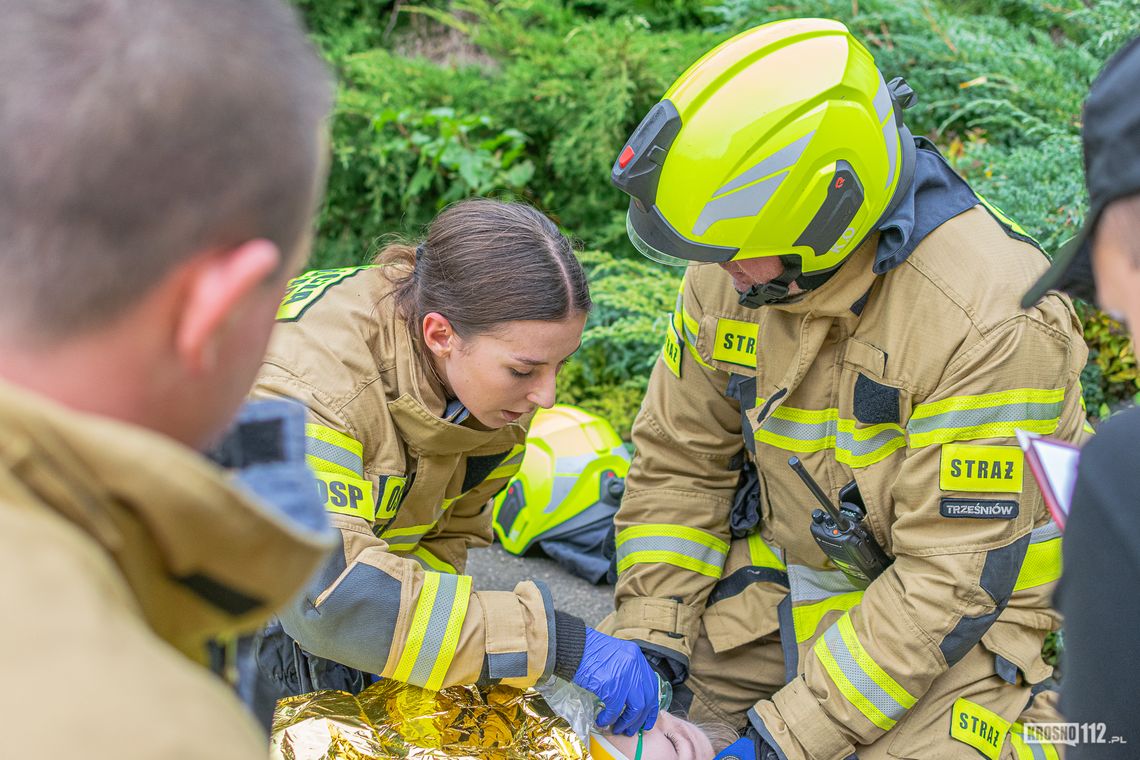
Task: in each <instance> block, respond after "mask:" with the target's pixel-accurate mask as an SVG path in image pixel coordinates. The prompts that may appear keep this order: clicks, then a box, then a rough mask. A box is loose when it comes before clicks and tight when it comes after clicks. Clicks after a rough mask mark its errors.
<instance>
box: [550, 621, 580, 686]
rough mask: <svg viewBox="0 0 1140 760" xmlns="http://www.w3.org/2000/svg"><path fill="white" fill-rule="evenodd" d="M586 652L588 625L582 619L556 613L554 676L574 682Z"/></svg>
mask: <svg viewBox="0 0 1140 760" xmlns="http://www.w3.org/2000/svg"><path fill="white" fill-rule="evenodd" d="M585 651H586V624H585V623H584V622H582V618H580V617H575V616H574V615H570V614H568V613H565V612H559V611H558V610H555V611H554V675H556V676H558V677H559V678H561V679H563V680H566V681H573V680H574V674H575V673H577V672H578V666H579V665H581V664H582V654H583V653H584V652H585Z"/></svg>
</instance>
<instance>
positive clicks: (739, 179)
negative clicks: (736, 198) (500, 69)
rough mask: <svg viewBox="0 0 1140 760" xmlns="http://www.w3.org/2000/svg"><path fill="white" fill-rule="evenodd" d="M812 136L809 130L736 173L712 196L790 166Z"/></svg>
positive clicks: (730, 190) (812, 133)
mask: <svg viewBox="0 0 1140 760" xmlns="http://www.w3.org/2000/svg"><path fill="white" fill-rule="evenodd" d="M813 137H815V132H809V133H807V134H806V135H804V136H803V137H801V138H800V139H798V140H796V141H794V142H790V143H788V144H787V145H785V146H784V147H782V148H780V149H779V150H778V151H776V152H775V153H773V154H772V155H770V156H768V157H767V158H764V159H762V160H761V161H760V162H759V163H757V164H755V165H753V166H752V168H750V169H745V170H744V171H743V172H741V173H740V174H738V175H736V177H734V178H733V179H732V180H731V181H730V182H729V183H728V184H727V185H725V186H724V187H722V188H721V189H719V190H717V191H716V192H715V193H713V197H714V198H715V197H716V196H718V195H724V194H725V193H731V192H732V191H733V190H739V189H740V188H742V187H744V186H745V185H750V184H752V183H753V182H755V181H756V180H758V179H763V178H764V177H767V176H768V175H769V174H775V173H776V172H778V171H783V170H784V169H788V168H790V167H791V166H792V164H794V163H795V162H796V161H799V160H800V156H802V155H803V154H804V151H805V150H807V146H808V143H810V142H811V139H812V138H813Z"/></svg>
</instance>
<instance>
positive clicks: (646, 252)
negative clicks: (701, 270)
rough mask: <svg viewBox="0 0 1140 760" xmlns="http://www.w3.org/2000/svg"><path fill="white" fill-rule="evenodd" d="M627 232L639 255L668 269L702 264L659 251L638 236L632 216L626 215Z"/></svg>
mask: <svg viewBox="0 0 1140 760" xmlns="http://www.w3.org/2000/svg"><path fill="white" fill-rule="evenodd" d="M625 232H626V234H627V235H629V242H631V243H633V247H634V248H636V249H637V251H638V253H640V254H641V255H642V256H644V257H645V258H647V259H653V260H654V261H656V262H657V263H658V264H664V265H665V266H668V267H687V266H689V264H698V263H700V262H697V261H690V260H689V259H682V258H680V257H677V256H670V255H669V254H667V253H665V252H664V251H659V250H657V249H656V248H654V247H653V246H651V245H650V244H649V243H647V242H645V240H644V239H643V238H642V237H641V235H638V234H637V228H636V227H634V226H633V220H632V219H630V215H629V214H626V215H625Z"/></svg>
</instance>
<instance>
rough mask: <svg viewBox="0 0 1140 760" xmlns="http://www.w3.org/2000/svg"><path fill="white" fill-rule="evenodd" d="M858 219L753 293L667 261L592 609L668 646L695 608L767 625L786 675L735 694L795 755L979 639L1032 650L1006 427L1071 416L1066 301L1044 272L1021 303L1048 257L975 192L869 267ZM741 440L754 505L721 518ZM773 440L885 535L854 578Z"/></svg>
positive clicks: (1037, 644) (997, 646) (1035, 533)
mask: <svg viewBox="0 0 1140 760" xmlns="http://www.w3.org/2000/svg"><path fill="white" fill-rule="evenodd" d="M876 242H877V239H876V238H872V239H870V240H868V241H867V242H866V243H865V244H864V245H862V246H861V247H860V249H859V250H858V251H857V252H856V253H855V254H853V256H852V258H851V259H850V260H849V261H848V262H847V263H846V264H845V265H844V267H843V269H841V270H840V271H839V273H838V274H836V275H835V276H834V277H833V278H832V279H831V280H830V281H829V282H827V283H826V284H825V285H824V286H822V287H821V288H819V289H818V290H816V291H814V292H812V293H810V294H808V295H807V296H806V297H804V298H802V299H801V300H799V301H798V302H795V303H789V304H783V305H774V306H768V307H765V308H761V309H759V310H748V309H744V308H742V307H740V306H739V305H738V304H737V300H736V294H735V292H734V291H733V289H732V285H731V281H730V279H729V278H728V276H727V275H726V274H725V273H724V272H723V271H721V270H720V269H719V268H717V267H714V266H703V267H693V268H690V269H689V270H688V272H687V273H686V276H685V278H684V282H683V285H682V289H681V294H680V295H679V298H678V307H677V313H676V314H675V315H674V319H673V323H672V324H671V325H670V330H669V336H668V338H667V340H666V345H665V349H664V351H663V353H662V356H661V358H660V359H659V361H658V362H657V365H656V367H655V368H654V371H653V374H652V378H651V380H650V385H649V391H648V395H647V398H646V401H645V404H644V406H643V408H642V410H641V414H640V415H639V417H638V419H637V421H636V423H635V425H634V432H633V439H634V443H635V444H636V447H637V452H638V454H637V457H636V458H635V460H634V462H633V466H632V469H631V470H630V474H629V479H628V486H627V487H628V490H627V492H626V495H625V498H624V500H623V503H622V507H621V510H620V512H619V513H618V515H617V561H618V571H619V573H620V577H619V581H618V585H617V589H616V603H617V611H616V613H615V615H614V616H613V617H612V618H611V619H610V620H609V621H608V623H607V625H606V626H603V630H607V632H613V633H615V634H616V635H618V636H621V637H625V638H631V639H637V640H640V641H642V642H645V644H646V645H647V646H648V648H650V649H657V650H658V651H662V652H667V653H670V654H671V655H672V656H674V657H676V658H678V659H681V660H684V659H685V658H687V657H688V655H689V653H690V652H691V651H692V646H693V643H694V640H695V637H696V636H698V634H699V631H700V630H701V624H702V623H703V628H704V631H705V632H706V635H707V637H708V639H709V641H710V643H711V645H712V647H713V649H714V650H715V651H718V652H720V651H725V650H728V649H731V648H733V647H736V646H740V645H742V644H744V643H747V642H751V641H754V640H756V639H758V638H759V637H761V636H765V635H767V634H771V633H773V632H774V631H776V630H777V629H778V630H779V634H780V637H781V640H782V641H783V644H784V647H785V659H786V661H787V665H788V668H789V683H788V685H787V686H786V687H784V688H783V689H781V690H780V691H779V692H777V693H776V694H775V696H774V697H773V698H772V699H771V700H762V701H760V702H758V703H757V705H756V707H755V708H754V711H753V712H752V713H751V714H750V718H751V719H752V721H753V723H754V724H761V725H763V726H765V730H766V731H768V732H769V733H770V736H771V738H772V739H773V740H774V743H776V744H778V745H779V746H780V748H781V750H782V751H783V752H784V754H785V755H786V757H788V758H792V759H793V760H795V759H796V758H805V757H806V758H840V757H846V756H847V755H848V754H850V753H851V751H852V747H853V746H854V745H857V744H870V743H871V742H873V741H874V740H875V739H877V738H878V737H880V736H882V735H883V734H884V733H885V732H886V731H889V730H890V729H891V728H892V727H893V726H894V725H895V723H896V722H897V721H898V720H900V719H901V718H902V717H903V716H904V715H905V714H906V712H907V710H908V709H910V707H912V706H913V705H914V704H915V702H916V701H917V700H919V699H921V698H922V696H923V694H924V692H925V691H926V689H927V688H928V687H929V685H930V684H931V682H932V680H933V679H934V678H936V677H937V676H938V675H939V674H941V673H943V672H944V671H946V670H947V668H948V667H949V666H950V665H952V664H953V663H955V662H957V661H958V660H960V659H961V658H962V657H963V656H964V655H965V654H966V652H967V651H969V650H970V649H971V648H972V647H974V646H975V645H977V644H978V643H979V642H983V643H984V644H985V646H986V647H987V648H988V649H989V650H990V651H991V652H994V653H995V654H997V655H999V658H998V659H997V660H995V662H998V663H1000V664H1001V667H1004V669H1005V671H1006V672H1005V673H1004V676H1005V677H1007V678H1023V679H1025V680H1026V681H1028V682H1030V683H1036V682H1039V681H1041V680H1043V679H1044V678H1045V677H1046V676H1048V675H1049V674H1050V668H1049V667H1048V666H1047V665H1046V664H1045V663H1044V662H1043V661H1042V660H1041V657H1040V651H1041V644H1042V640H1043V637H1044V636H1045V634H1046V633H1047V632H1048V631H1050V630H1052V629H1054V628H1055V627H1056V626H1057V624H1058V618H1057V615H1056V613H1055V612H1054V611H1053V610H1051V609H1050V606H1049V600H1050V596H1051V594H1052V591H1053V587H1054V585H1055V583H1054V582H1055V581H1056V579H1057V577H1058V576H1059V574H1060V538H1059V533H1058V531H1057V528H1056V526H1055V525H1054V524H1053V523H1052V522H1051V521H1050V518H1049V515H1048V512H1047V510H1046V509H1045V507H1044V506H1043V504H1042V500H1041V497H1040V495H1039V492H1038V491H1037V488H1036V485H1035V484H1034V482H1033V479H1032V477H1031V475H1030V474H1029V472H1028V470H1027V468H1026V467H1025V466H1024V465H1023V462H1022V456H1021V454H1020V453H1019V449H1018V448H1016V442H1015V440H1014V437H1013V436H1014V431H1015V430H1016V429H1023V430H1029V431H1033V432H1037V433H1046V434H1050V435H1053V436H1057V437H1059V438H1061V439H1065V440H1078V439H1080V438H1081V437H1082V435H1083V433H1082V429H1083V427H1084V426H1085V422H1084V414H1083V411H1082V401H1081V392H1080V387H1079V382H1078V376H1079V373H1080V371H1081V369H1082V367H1083V366H1084V364H1085V358H1086V349H1085V346H1084V344H1083V342H1082V339H1081V329H1080V325H1079V323H1078V321H1077V318H1076V316H1075V314H1074V312H1073V310H1072V307H1071V305H1070V304H1069V303H1068V301H1067V300H1066V299H1064V298H1063V297H1061V296H1059V295H1051V296H1050V297H1048V298H1046V299H1044V300H1043V301H1042V302H1041V303H1040V304H1039V305H1038V306H1036V307H1034V308H1032V309H1029V310H1028V311H1022V310H1021V309H1020V308H1019V306H1018V299H1019V298H1020V296H1021V294H1022V293H1024V292H1025V290H1026V288H1027V287H1028V286H1029V285H1030V284H1031V283H1032V282H1034V281H1035V280H1036V278H1037V277H1038V275H1039V274H1040V273H1041V271H1042V270H1043V269H1044V267H1045V266H1046V265H1047V262H1046V259H1045V257H1044V256H1043V255H1042V254H1041V253H1040V252H1039V251H1038V250H1037V249H1035V248H1033V247H1032V246H1030V245H1028V244H1026V243H1022V242H1019V241H1017V240H1014V239H1013V238H1011V237H1009V236H1007V235H1006V234H1005V232H1004V231H1003V229H1002V228H1001V227H999V225H998V224H997V223H996V222H995V221H994V219H993V218H992V217H991V216H990V215H989V214H988V213H987V212H986V211H985V210H984V209H983V208H981V207H975V208H973V209H971V210H969V211H967V212H965V213H963V214H960V215H959V216H957V217H954V218H952V219H951V220H949V221H948V222H946V223H944V224H943V225H941V226H940V227H939V228H937V229H936V230H935V231H934V232H933V233H931V234H930V235H929V236H928V237H926V238H925V239H924V240H923V241H922V242H921V243H920V244H919V245H918V247H917V249H916V250H915V251H914V253H913V254H912V255H911V257H910V258H909V259H908V260H906V261H905V262H904V263H903V264H901V265H900V266H898V267H897V268H895V269H893V270H891V271H890V272H888V273H887V274H885V275H883V276H876V275H874V274H873V273H872V270H871V263H872V260H873V256H874V251H875V247H876ZM742 449H743V450H742ZM742 453H743V454H746V455H747V457H748V458H749V459H750V460H752V461H754V462H755V464H756V467H757V469H758V471H759V498H760V516H761V524H760V530H759V532H758V533H755V534H753V535H750V536H748V537H745V538H736V539H734V538H732V536H731V535H730V531H729V516H730V509H731V507H732V504H733V498H734V494H735V492H736V490H737V486H738V480H739V478H740V471H739V468H740V458H741V455H742ZM792 455H796V456H798V457H799V458H800V459H801V460H802V461H803V463H804V464H805V466H806V467H807V469H808V471H809V472H810V473H811V474H812V475H813V476H814V478H815V479H816V480H817V481H818V482H819V484H820V485H821V486H822V487H823V489H824V490H825V491H826V492H827V493H828V494H829V495H830V496H831V497H832V498H833V499H836V498H837V496H838V492H839V490H840V489H841V488H842V487H843V486H845V485H846V484H847V483H849V482H851V481H854V482H855V483H856V484H857V485H858V488H859V491H860V492H861V495H862V499H863V502H864V503H865V505H866V509H867V518H866V525H867V526H868V527H869V529H870V530H871V531H872V532H873V534H874V536H875V538H876V539H877V540H878V542H879V543H880V544H881V545H882V546H883V548H884V549H885V550H886V552H887V553H888V554H889V555H890V556H891V557H893V558H894V563H893V565H891V567H890V568H889V569H888V570H887V571H886V572H884V573H883V574H882V575H881V576H880V577H879V578H878V579H876V580H875V581H874V582H873V583H871V585H870V586H869V587H868V588H867V589H866V590H865V591H864V590H860V589H858V588H857V587H856V586H855V585H853V584H851V583H850V582H849V581H848V580H847V578H846V577H845V576H844V575H843V573H841V572H839V571H838V570H837V569H836V568H835V566H834V565H832V564H831V563H830V562H829V561H828V560H827V559H826V557H825V555H824V554H823V553H822V551H821V550H820V549H819V547H818V546H817V544H816V543H815V541H814V540H813V538H812V537H811V534H810V533H809V524H810V519H811V518H810V515H811V512H812V510H813V509H816V508H817V507H818V504H817V502H816V500H815V499H813V498H812V496H811V495H810V493H809V492H808V490H807V489H806V487H805V486H804V484H803V483H802V482H801V481H800V480H799V478H798V477H797V476H796V475H795V473H794V472H793V471H792V470H791V469H790V468H789V466H788V459H789V457H790V456H792ZM789 589H790V593H789ZM785 597H787V601H785ZM781 602H784V604H783V605H782V606H781V607H780V609H779V614H777V613H776V609H777V607H778V606H780V605H781Z"/></svg>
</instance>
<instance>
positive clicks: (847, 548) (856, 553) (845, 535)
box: [788, 457, 893, 588]
mask: <svg viewBox="0 0 1140 760" xmlns="http://www.w3.org/2000/svg"><path fill="white" fill-rule="evenodd" d="M788 466H789V467H791V468H792V469H793V470H795V472H796V474H797V475H799V476H800V480H802V481H803V482H804V485H805V486H807V488H808V490H809V491H811V493H812V496H814V497H815V498H816V501H818V502H819V503H820V506H822V507H823V509H817V510H815V511H813V512H812V513H811V535H812V538H814V539H815V542H816V543H817V544H819V548H820V549H823V553H824V554H826V555H827V556H828V559H830V560H831V561H832V562H833V563H834V564H835V566H836V567H838V568H839V569H840V570H842V571H843V574H844V575H846V576H847V578H848V579H849V580H850V581H851V582H852V583H854V584H855V585H856V586H858V587H859V588H866V587H867V586H868V585H869V584H870V583H871V581H873V580H875V578H877V577H879V574H880V573H882V572H883V571H884V570H886V569H887V568H888V567H890V565H891V562H892V561H893V560H892V559H891V558H890V557H888V556H887V553H886V552H884V551H883V547H881V546H879V542H878V541H876V540H875V537H874V536H872V535H871V532H870V531H868V530H867V529H866V528H864V527H863V518H864V517H865V516H866V512H865V511H864V509H863V507H862V505H861V504H860V503H858V502H861V501H862V499H860V498H859V497H858V492H857V490H856V489H854V488H853V486H854V485H855V483H854V481H853V482H852V483H851V484H850V485H848V486H844V488H843V490H841V491H840V492H839V497H840V505H839V508H838V509H836V508H835V505H834V504H832V503H831V500H830V499H828V498H827V494H825V493H824V492H823V489H822V488H820V487H819V483H816V482H815V480H814V479H813V478H812V476H811V475H809V474H808V471H807V469H805V468H804V465H803V462H801V461H800V458H799V457H792V458H791V459H789V460H788ZM848 497H850V499H851V500H850V501H848Z"/></svg>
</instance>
